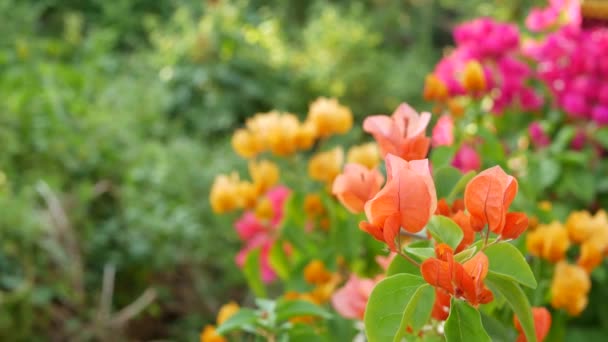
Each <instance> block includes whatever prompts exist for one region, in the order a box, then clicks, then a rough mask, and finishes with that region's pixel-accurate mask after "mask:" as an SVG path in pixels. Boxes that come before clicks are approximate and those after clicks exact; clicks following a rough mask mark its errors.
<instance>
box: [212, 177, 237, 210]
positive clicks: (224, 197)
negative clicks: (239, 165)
mask: <svg viewBox="0 0 608 342" xmlns="http://www.w3.org/2000/svg"><path fill="white" fill-rule="evenodd" d="M239 182H240V181H239V176H238V175H237V174H236V173H232V174H231V175H230V176H228V175H217V176H216V177H215V181H214V182H213V185H212V186H211V192H210V194H209V201H210V202H211V209H213V211H214V212H215V213H218V214H222V213H226V212H229V211H232V210H234V209H236V208H238V207H239V204H240V201H241V200H240V198H239V186H238V184H239Z"/></svg>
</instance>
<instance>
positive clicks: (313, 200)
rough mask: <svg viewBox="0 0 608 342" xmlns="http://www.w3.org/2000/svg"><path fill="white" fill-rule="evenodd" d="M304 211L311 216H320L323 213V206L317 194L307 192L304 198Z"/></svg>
mask: <svg viewBox="0 0 608 342" xmlns="http://www.w3.org/2000/svg"><path fill="white" fill-rule="evenodd" d="M304 212H305V213H306V215H308V216H309V217H311V218H315V217H317V216H321V215H323V214H324V213H325V207H324V206H323V202H322V201H321V196H319V194H308V195H306V197H305V198H304Z"/></svg>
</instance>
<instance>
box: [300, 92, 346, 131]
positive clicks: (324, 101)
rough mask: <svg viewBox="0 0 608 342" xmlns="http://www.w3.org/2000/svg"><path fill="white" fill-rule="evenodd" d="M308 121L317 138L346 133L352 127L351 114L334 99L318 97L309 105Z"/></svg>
mask: <svg viewBox="0 0 608 342" xmlns="http://www.w3.org/2000/svg"><path fill="white" fill-rule="evenodd" d="M308 121H310V122H311V123H312V124H313V125H314V126H315V129H316V133H317V134H318V136H319V137H328V136H330V135H332V134H342V133H346V132H348V131H349V130H350V129H351V127H352V126H353V113H352V112H351V111H350V109H349V108H348V107H345V106H342V105H340V103H338V100H336V99H328V98H325V97H320V98H318V99H317V100H316V101H315V102H313V103H312V104H311V105H310V108H309V111H308Z"/></svg>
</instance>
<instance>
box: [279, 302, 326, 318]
mask: <svg viewBox="0 0 608 342" xmlns="http://www.w3.org/2000/svg"><path fill="white" fill-rule="evenodd" d="M275 312H276V315H277V321H278V322H282V321H285V320H287V319H289V318H291V317H297V316H319V317H323V318H330V317H331V314H330V313H329V312H328V311H326V310H325V309H323V308H322V307H320V306H318V305H315V304H313V303H311V302H309V301H305V300H283V301H280V302H278V304H277V307H276V311H275Z"/></svg>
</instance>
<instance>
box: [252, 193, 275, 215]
mask: <svg viewBox="0 0 608 342" xmlns="http://www.w3.org/2000/svg"><path fill="white" fill-rule="evenodd" d="M255 216H256V217H257V218H259V219H261V220H270V219H272V217H273V216H274V210H273V208H272V203H271V202H270V200H269V199H268V198H267V197H264V198H263V199H262V200H261V201H258V205H257V206H256V207H255Z"/></svg>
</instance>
